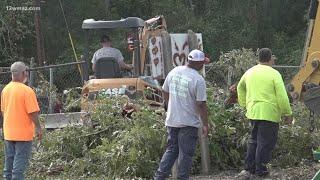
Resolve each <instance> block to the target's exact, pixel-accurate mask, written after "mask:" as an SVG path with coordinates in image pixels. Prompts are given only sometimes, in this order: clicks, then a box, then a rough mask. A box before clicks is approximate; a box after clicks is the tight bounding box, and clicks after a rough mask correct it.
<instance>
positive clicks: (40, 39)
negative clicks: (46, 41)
mask: <svg viewBox="0 0 320 180" xmlns="http://www.w3.org/2000/svg"><path fill="white" fill-rule="evenodd" d="M33 5H34V6H35V7H40V0H33ZM34 25H35V30H36V39H37V64H38V66H42V65H44V61H45V53H44V47H43V36H42V32H41V22H40V10H37V11H35V14H34Z"/></svg>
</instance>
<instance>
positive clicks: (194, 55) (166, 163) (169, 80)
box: [154, 50, 208, 180]
mask: <svg viewBox="0 0 320 180" xmlns="http://www.w3.org/2000/svg"><path fill="white" fill-rule="evenodd" d="M188 60H189V62H188V65H186V66H178V67H176V68H174V69H173V70H172V71H171V72H170V73H169V74H168V76H167V77H166V80H165V82H164V84H163V87H162V88H163V95H164V100H165V103H166V104H167V107H168V112H167V118H166V122H165V125H166V126H167V132H168V139H167V149H166V152H165V153H164V155H163V156H162V159H161V162H160V165H159V168H158V170H157V172H156V173H155V176H154V179H156V180H162V179H165V178H167V177H168V176H169V174H170V171H171V168H172V166H173V164H174V162H175V160H176V159H177V158H178V179H189V172H190V170H191V166H192V157H193V155H194V152H195V149H196V144H197V140H198V128H201V127H202V130H203V135H204V136H207V134H208V112H207V105H206V101H207V94H206V84H205V80H204V78H203V77H202V76H201V75H200V74H199V72H198V71H199V70H201V69H202V68H203V65H204V63H205V62H206V61H207V60H208V59H207V58H206V57H205V56H204V53H203V52H202V51H199V50H193V51H191V52H190V53H189V55H188ZM201 121H202V123H201Z"/></svg>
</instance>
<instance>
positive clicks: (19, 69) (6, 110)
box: [1, 62, 42, 180]
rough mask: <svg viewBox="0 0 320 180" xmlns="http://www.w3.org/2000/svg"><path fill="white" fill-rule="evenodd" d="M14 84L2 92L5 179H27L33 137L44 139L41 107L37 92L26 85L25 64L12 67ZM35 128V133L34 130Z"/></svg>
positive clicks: (21, 63)
mask: <svg viewBox="0 0 320 180" xmlns="http://www.w3.org/2000/svg"><path fill="white" fill-rule="evenodd" d="M10 71H11V74H12V81H11V82H10V83H9V84H7V85H6V86H5V87H4V89H3V90H2V93H1V112H2V115H3V134H4V140H5V167H4V172H3V174H4V176H3V177H4V178H5V179H10V180H11V179H19V180H20V179H24V171H25V169H26V167H27V165H28V162H29V158H30V154H31V148H32V140H33V136H34V134H36V135H37V137H38V138H39V139H41V134H42V133H41V126H40V123H39V120H38V115H39V110H40V109H39V106H38V102H37V98H36V95H35V93H34V91H33V90H32V89H31V88H30V87H28V86H26V85H25V84H24V83H25V82H26V80H27V77H28V73H27V67H26V65H25V64H24V63H23V62H15V63H13V64H12V65H11V68H10ZM35 127H36V131H35Z"/></svg>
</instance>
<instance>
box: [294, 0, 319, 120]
mask: <svg viewBox="0 0 320 180" xmlns="http://www.w3.org/2000/svg"><path fill="white" fill-rule="evenodd" d="M319 10H320V8H319V1H318V0H311V4H310V9H309V26H308V30H307V36H306V41H305V47H304V51H303V57H302V60H301V64H300V65H301V68H300V69H299V71H298V73H297V74H296V75H295V76H294V77H293V79H292V81H291V83H290V84H289V85H288V91H289V93H290V94H291V97H292V98H293V100H300V101H303V102H304V103H305V105H306V106H307V107H308V109H309V110H310V111H312V112H313V113H314V114H316V115H320V67H319V65H320V11H319Z"/></svg>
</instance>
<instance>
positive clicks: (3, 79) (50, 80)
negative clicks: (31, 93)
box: [0, 62, 84, 114]
mask: <svg viewBox="0 0 320 180" xmlns="http://www.w3.org/2000/svg"><path fill="white" fill-rule="evenodd" d="M83 63H84V62H80V63H67V64H59V65H52V66H44V67H33V66H32V64H31V65H30V69H29V78H28V82H27V83H28V85H29V86H30V87H32V88H33V89H34V90H35V92H36V95H37V98H38V103H39V106H40V110H41V113H43V114H47V113H54V112H61V110H62V109H63V102H64V101H66V98H67V97H66V92H70V90H71V89H78V90H81V87H82V86H83V76H82V73H83V72H82V71H83V67H82V64H83ZM10 81H11V73H10V68H8V67H0V91H1V90H2V88H3V87H4V86H5V85H6V84H8V83H9V82H10ZM77 87H78V88H77ZM78 94H79V95H80V92H78ZM79 98H80V97H79Z"/></svg>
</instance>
